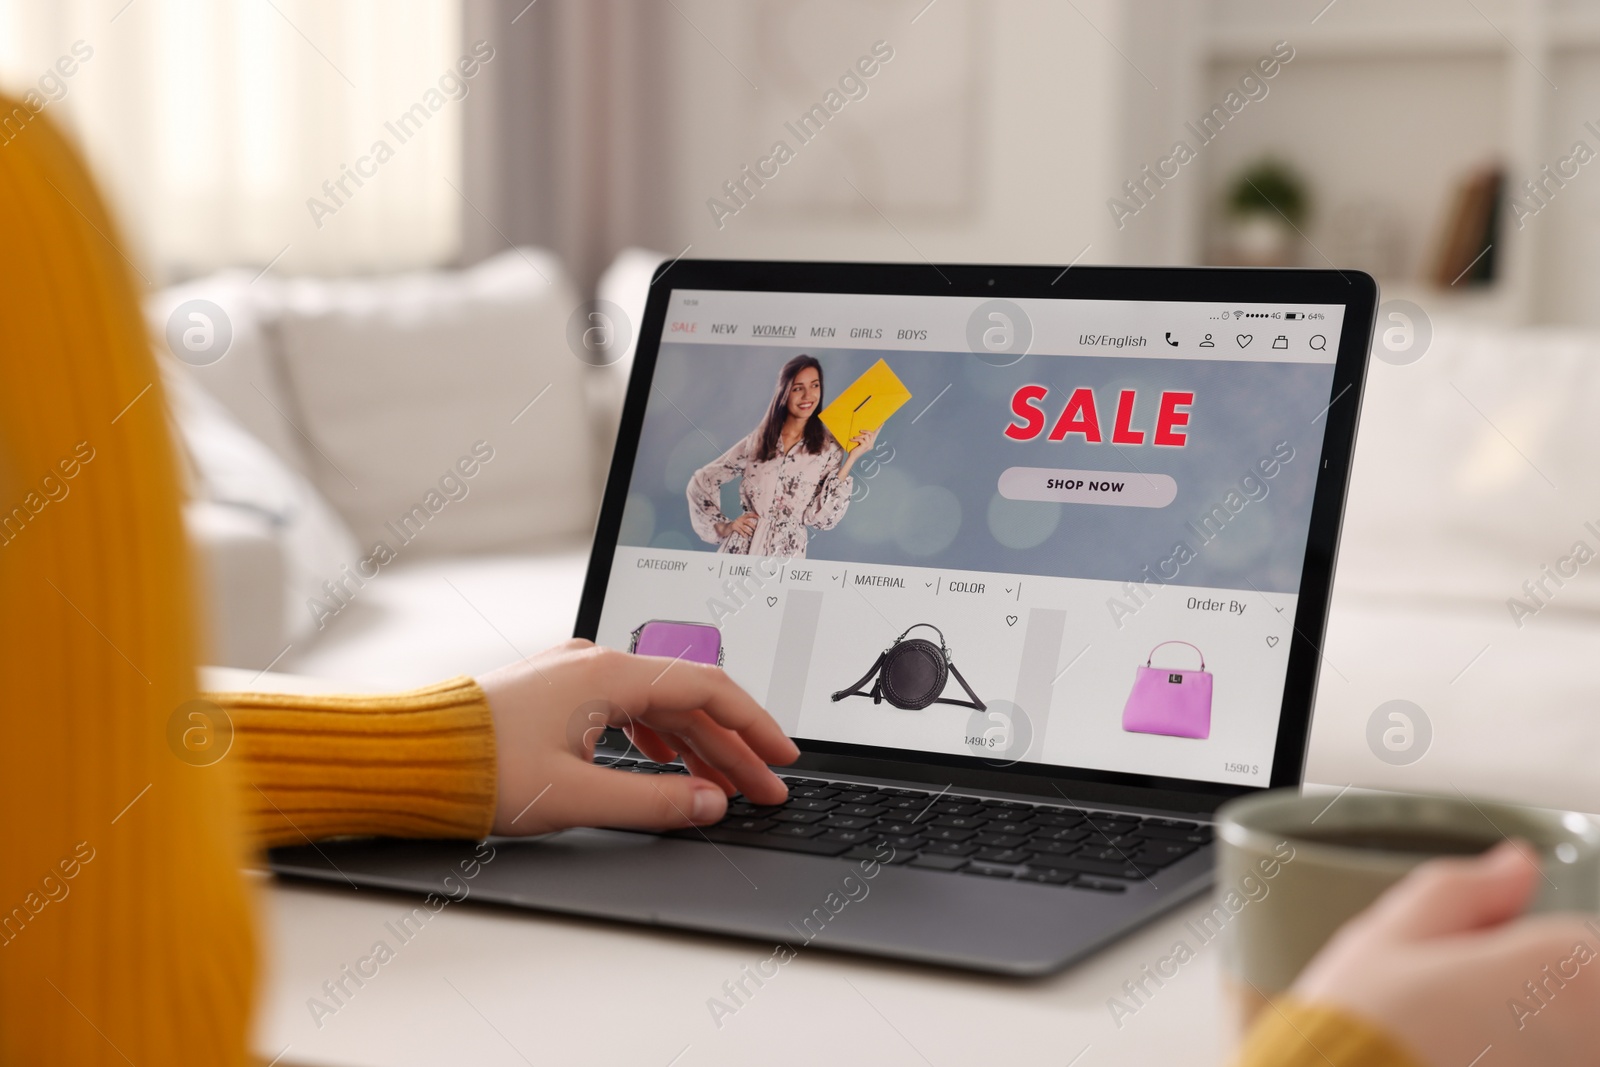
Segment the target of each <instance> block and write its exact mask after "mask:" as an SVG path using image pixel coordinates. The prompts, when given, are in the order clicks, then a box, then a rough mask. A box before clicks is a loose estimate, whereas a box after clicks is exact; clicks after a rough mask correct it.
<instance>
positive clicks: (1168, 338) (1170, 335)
mask: <svg viewBox="0 0 1600 1067" xmlns="http://www.w3.org/2000/svg"><path fill="white" fill-rule="evenodd" d="M1167 344H1169V345H1171V346H1172V347H1173V348H1177V347H1178V342H1176V341H1174V340H1173V339H1172V334H1171V333H1170V332H1169V333H1168V334H1167Z"/></svg>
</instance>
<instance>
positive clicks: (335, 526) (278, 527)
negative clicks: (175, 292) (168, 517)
mask: <svg viewBox="0 0 1600 1067" xmlns="http://www.w3.org/2000/svg"><path fill="white" fill-rule="evenodd" d="M162 370H163V373H162V381H163V383H164V384H165V385H166V388H167V396H168V402H169V404H170V406H171V409H172V417H173V421H174V422H175V423H176V426H177V429H178V433H179V438H180V440H181V442H182V444H183V446H184V451H185V453H186V454H187V458H188V461H189V465H190V468H191V471H192V472H193V480H194V482H195V483H196V484H195V485H194V487H193V491H194V493H195V495H196V496H197V497H199V498H200V499H201V500H205V501H209V502H211V503H213V504H215V505H219V506H223V507H229V508H234V509H236V510H240V511H245V512H250V513H253V514H255V515H260V516H263V517H265V518H266V519H267V521H268V522H270V523H271V524H272V526H273V528H274V530H275V532H276V537H277V540H278V542H279V545H280V547H281V550H282V555H283V581H282V583H281V588H280V591H279V592H278V594H277V596H276V597H275V600H276V603H272V604H262V603H260V602H256V603H250V604H244V605H240V606H239V610H243V611H265V610H277V611H281V612H282V613H283V631H284V633H285V635H286V638H287V639H288V640H291V641H292V640H297V639H299V638H301V637H304V636H306V635H308V634H309V633H311V632H312V630H314V629H315V628H316V625H315V617H314V615H313V613H312V612H310V611H309V610H308V609H307V607H306V601H307V599H309V598H311V597H317V596H321V595H322V594H323V588H322V583H323V582H325V581H333V580H337V579H338V578H339V577H340V575H341V568H343V567H344V566H345V565H346V564H350V563H352V562H354V561H355V560H356V559H357V557H358V555H359V550H358V546H357V544H356V540H355V537H354V535H352V534H351V532H350V530H349V529H348V528H347V527H346V526H345V524H344V522H343V520H341V519H340V518H339V515H338V514H337V513H336V512H335V511H334V510H333V509H332V508H331V507H329V506H328V503H327V502H326V501H325V500H323V499H322V497H321V495H320V494H318V492H317V490H316V489H315V488H314V487H313V486H312V485H311V483H310V482H308V481H307V480H306V479H305V477H304V476H303V475H301V474H298V473H296V472H295V471H293V470H290V469H289V467H288V466H287V465H286V464H285V463H283V462H282V461H281V460H280V459H279V458H278V457H277V456H276V455H274V454H273V452H272V450H271V449H269V448H267V446H265V445H263V444H262V443H261V442H260V441H258V440H256V439H255V438H254V437H252V436H251V435H250V434H249V433H247V432H246V431H245V430H244V428H243V427H241V426H240V425H239V424H238V423H237V422H235V421H234V419H233V417H232V415H230V414H229V412H228V410H227V409H226V408H225V407H223V406H222V404H221V403H220V402H219V401H217V400H216V399H215V398H213V397H212V396H211V395H210V394H208V393H207V392H206V391H205V390H204V389H202V388H201V387H200V386H199V385H197V384H196V383H195V382H194V381H192V380H191V378H190V376H189V373H188V372H189V370H190V368H187V367H182V366H177V365H175V364H174V363H173V361H171V360H170V359H167V360H163V366H162ZM217 581H218V582H219V583H220V584H221V588H223V589H224V590H225V589H227V588H246V586H245V585H244V584H242V583H238V582H234V581H232V580H231V579H226V580H225V579H224V578H222V577H221V576H218V577H217ZM225 631H226V626H224V632H225ZM277 651H281V649H275V650H274V654H276V652H277Z"/></svg>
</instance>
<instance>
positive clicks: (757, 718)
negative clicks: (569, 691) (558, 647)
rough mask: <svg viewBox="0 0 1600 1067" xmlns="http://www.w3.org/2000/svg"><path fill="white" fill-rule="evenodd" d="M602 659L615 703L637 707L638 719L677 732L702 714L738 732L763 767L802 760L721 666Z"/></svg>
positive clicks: (603, 676) (634, 658) (650, 658)
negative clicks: (692, 714) (691, 717)
mask: <svg viewBox="0 0 1600 1067" xmlns="http://www.w3.org/2000/svg"><path fill="white" fill-rule="evenodd" d="M602 656H603V659H602V665H601V666H600V668H599V673H600V679H601V681H602V683H603V684H605V685H606V687H607V688H608V689H609V690H610V694H609V695H610V698H611V701H612V703H614V704H618V705H620V706H621V707H623V708H628V709H634V710H632V712H631V714H632V718H633V719H634V720H636V721H639V722H642V723H643V724H644V725H646V726H650V727H652V728H660V729H664V730H667V731H672V732H678V731H679V730H680V728H681V727H683V726H684V725H686V722H687V719H688V713H689V712H692V711H696V710H699V711H704V712H705V713H706V714H707V715H709V716H710V717H711V718H712V720H713V721H715V722H717V723H719V724H720V725H722V726H726V727H727V728H728V729H730V730H733V731H734V732H736V733H737V734H738V735H739V736H740V737H741V738H742V739H743V740H744V742H745V743H746V744H747V745H749V747H750V749H751V750H752V751H753V752H754V753H755V754H756V756H757V757H758V758H759V759H760V760H761V761H762V762H763V763H792V762H793V761H794V760H796V759H798V758H799V757H800V750H799V749H798V748H796V747H795V744H794V742H793V741H791V740H789V738H788V736H787V735H785V734H784V732H783V728H782V727H780V726H779V725H778V724H777V722H775V721H774V720H773V718H772V716H770V715H768V714H767V713H766V712H765V711H764V710H762V707H761V705H760V704H757V703H756V701H755V699H754V698H753V697H751V696H750V694H749V693H746V692H745V691H744V690H743V689H741V688H739V686H738V685H737V684H736V683H735V682H734V681H733V679H731V678H729V677H728V676H727V674H725V673H724V672H723V671H722V669H721V668H719V667H713V666H710V665H709V664H704V663H687V662H684V661H682V660H670V659H667V658H665V657H663V656H630V655H627V654H626V653H618V654H615V655H614V656H604V654H602ZM619 725H620V724H619Z"/></svg>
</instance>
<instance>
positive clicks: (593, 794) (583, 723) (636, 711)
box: [478, 640, 800, 834]
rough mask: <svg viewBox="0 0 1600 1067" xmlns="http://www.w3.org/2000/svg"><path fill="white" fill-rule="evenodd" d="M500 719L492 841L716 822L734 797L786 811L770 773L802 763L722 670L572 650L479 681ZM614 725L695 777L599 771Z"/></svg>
mask: <svg viewBox="0 0 1600 1067" xmlns="http://www.w3.org/2000/svg"><path fill="white" fill-rule="evenodd" d="M478 684H479V685H480V686H482V687H483V691H484V694H485V695H486V696H487V697H488V701H489V711H490V712H491V714H492V715H493V716H494V732H495V747H496V749H497V750H498V754H499V791H498V796H497V798H496V803H495V815H494V832H495V833H497V834H540V833H548V832H550V831H552V830H560V829H563V828H565V827H569V826H614V827H629V828H634V829H643V830H662V829H670V828H674V827H683V826H691V825H704V824H706V823H714V822H716V821H718V820H719V819H721V818H722V817H723V815H724V814H725V813H726V811H727V806H728V804H727V797H729V796H731V795H733V794H734V793H736V792H742V793H744V794H745V795H746V796H748V797H749V798H750V799H751V800H752V801H754V802H755V803H757V804H781V803H782V802H783V801H784V799H785V798H786V797H787V796H788V789H787V788H785V786H784V784H783V783H782V782H781V781H779V780H778V777H777V775H775V774H773V773H772V772H771V771H770V770H768V769H767V766H766V765H767V764H769V763H776V764H784V763H789V762H792V761H793V760H794V759H796V758H797V757H798V756H799V755H800V750H799V749H798V748H796V747H795V745H794V742H793V741H790V740H789V738H788V737H786V736H785V735H784V732H783V730H782V728H781V727H779V726H778V724H777V723H776V722H774V721H773V720H772V717H771V716H769V715H768V714H767V713H766V712H765V711H763V710H762V709H761V706H760V705H759V704H757V703H756V702H755V701H754V700H753V699H751V697H750V695H749V694H748V693H746V692H745V691H744V690H743V689H740V688H739V687H738V686H737V685H735V684H734V682H733V680H732V679H730V678H729V677H728V676H727V675H726V674H725V673H723V671H722V670H721V668H718V667H711V666H707V665H705V664H701V663H687V662H684V661H682V660H672V659H667V658H665V657H659V656H633V655H629V654H628V653H625V652H617V651H614V650H612V649H606V648H599V647H596V646H595V645H593V644H591V643H590V642H588V641H578V640H573V641H568V642H567V643H566V644H563V645H558V646H556V647H555V648H552V649H550V650H549V651H548V652H542V653H540V654H539V655H537V656H533V657H531V658H529V659H525V660H520V661H518V662H516V663H513V664H510V665H508V666H505V667H502V668H500V669H499V670H496V671H493V672H491V673H489V674H486V675H484V676H483V677H482V678H480V679H478ZM607 726H620V727H622V728H623V729H624V730H626V731H627V733H628V736H629V737H630V738H631V739H632V740H633V743H634V745H636V746H637V747H638V748H639V749H640V750H641V751H643V752H644V753H645V755H647V756H648V757H650V758H651V759H652V760H657V761H666V760H670V759H671V758H672V757H673V756H674V755H682V756H683V759H684V763H685V764H686V765H687V766H688V768H689V769H690V771H691V772H692V774H689V775H684V774H630V773H628V772H626V771H620V770H611V769H609V768H606V767H600V766H596V765H595V764H594V763H593V757H594V746H595V742H596V741H597V740H598V739H599V737H600V735H601V733H602V731H603V730H604V728H605V727H607Z"/></svg>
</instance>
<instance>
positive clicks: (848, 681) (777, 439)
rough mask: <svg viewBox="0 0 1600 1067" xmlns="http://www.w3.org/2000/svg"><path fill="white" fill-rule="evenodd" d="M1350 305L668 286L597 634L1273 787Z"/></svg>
mask: <svg viewBox="0 0 1600 1067" xmlns="http://www.w3.org/2000/svg"><path fill="white" fill-rule="evenodd" d="M1343 316H1344V307H1343V306H1342V305H1337V304H1334V305H1314V304H1313V305H1292V306H1291V305H1280V304H1238V305H1234V304H1230V305H1223V304H1220V303H1189V302H1176V301H1124V300H1069V299H1060V300H1028V299H1018V300H1015V301H1009V300H985V299H982V298H974V297H938V296H891V295H857V294H823V293H795V292H791V293H784V292H767V291H757V292H752V291H706V290H682V289H679V290H674V291H672V292H671V293H670V295H669V298H668V304H667V312H666V318H665V321H664V323H663V326H662V333H661V337H660V348H659V354H658V357H657V360H656V363H655V368H654V375H653V379H652V381H651V382H650V385H649V393H648V402H647V406H646V409H645V414H644V418H643V423H642V427H641V431H640V437H639V442H638V447H637V454H636V455H635V456H634V460H633V466H632V473H631V479H630V481H629V484H628V489H627V495H626V503H625V506H624V509H623V514H622V522H621V528H620V531H619V535H618V538H617V548H616V551H615V554H614V556H613V558H612V562H611V570H610V576H609V580H608V582H607V585H606V593H605V600H604V605H603V608H602V610H601V613H600V619H599V624H598V628H597V640H598V642H599V643H600V644H603V645H608V646H611V647H616V648H622V649H628V648H633V649H635V650H637V651H639V652H641V653H646V652H647V653H651V654H655V655H662V656H666V657H668V658H672V659H684V660H696V661H701V662H721V663H722V665H723V666H724V667H725V668H726V670H727V671H728V673H729V674H730V675H731V676H732V677H733V678H734V679H735V680H736V681H737V682H738V683H739V684H740V685H742V686H743V687H744V688H745V689H747V690H748V691H749V692H750V693H751V694H753V695H754V696H755V697H756V699H758V700H760V701H762V702H763V704H764V705H765V706H766V707H767V709H768V710H769V711H770V712H771V713H772V714H773V716H774V717H776V718H777V720H778V721H779V722H780V723H781V724H782V725H783V726H784V728H785V729H786V730H787V732H788V733H789V734H790V735H791V736H793V737H795V738H796V739H799V740H814V741H823V742H834V743H841V744H847V745H852V746H872V747H875V748H881V749H887V750H894V751H895V752H897V753H905V752H924V753H938V754H945V755H957V756H976V757H981V758H983V759H985V760H986V761H989V762H990V763H992V764H993V763H999V764H1001V765H1006V764H1014V763H1032V764H1043V765H1050V766H1056V767H1062V768H1082V769H1091V770H1099V771H1111V772H1127V773H1133V774H1142V775H1158V776H1163V777H1167V778H1175V779H1188V780H1196V781H1205V782H1216V783H1226V784H1229V785H1237V786H1265V785H1267V784H1268V782H1269V780H1270V778H1271V774H1272V760H1273V754H1274V747H1275V743H1276V740H1277V736H1278V726H1279V723H1278V719H1279V715H1280V712H1281V708H1282V706H1283V699H1284V686H1285V677H1286V670H1287V666H1288V661H1289V650H1290V644H1291V640H1290V639H1291V637H1292V636H1293V632H1294V630H1293V626H1294V618H1295V609H1296V604H1297V598H1298V594H1299V590H1300V582H1301V576H1302V571H1303V569H1304V566H1305V557H1306V545H1307V537H1308V531H1309V527H1310V520H1311V510H1312V501H1313V495H1314V490H1315V488H1316V482H1317V474H1318V470H1317V467H1318V464H1319V456H1320V455H1321V454H1322V445H1323V440H1322V439H1323V432H1324V426H1325V424H1326V419H1325V417H1324V416H1325V414H1326V412H1327V411H1328V409H1329V407H1330V404H1332V403H1333V402H1335V401H1336V400H1337V399H1338V398H1337V397H1334V396H1333V395H1332V392H1331V387H1332V383H1333V379H1334V363H1335V353H1336V352H1337V351H1338V350H1339V335H1340V329H1341V326H1342V324H1343ZM666 669H671V668H670V667H668V668H666Z"/></svg>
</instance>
